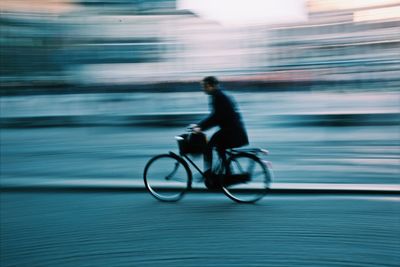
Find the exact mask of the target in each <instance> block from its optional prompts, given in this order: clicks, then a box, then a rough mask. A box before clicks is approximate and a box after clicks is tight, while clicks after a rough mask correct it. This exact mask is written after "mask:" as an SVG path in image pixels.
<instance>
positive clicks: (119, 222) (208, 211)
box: [0, 192, 400, 267]
mask: <svg viewBox="0 0 400 267" xmlns="http://www.w3.org/2000/svg"><path fill="white" fill-rule="evenodd" d="M399 201H400V198H399V197H398V195H397V196H390V195H386V196H384V197H383V196H382V197H380V196H368V195H365V196H349V195H348V196H333V195H331V196H329V195H324V196H323V195H302V196H296V195H272V196H267V197H266V198H264V199H263V200H262V201H261V202H259V203H257V204H254V205H243V204H242V205H240V204H237V203H234V202H232V201H231V200H229V199H227V198H226V197H224V196H223V195H220V194H216V193H191V194H188V195H187V196H186V197H185V198H184V199H182V200H181V201H180V202H178V203H172V204H171V203H168V204H167V203H161V202H158V201H157V200H155V199H153V198H152V197H151V196H150V195H148V194H146V193H127V192H125V193H104V192H103V193H60V192H58V193H39V192H36V193H17V192H2V194H1V221H0V222H1V228H0V230H1V237H2V238H1V241H0V242H1V266H3V267H9V266H164V267H165V266H174V267H175V266H274V267H276V266H318V267H320V266H358V267H360V266H371V267H372V266H373V267H376V266H393V267H394V266H398V263H399V262H400V256H399V253H398V251H399V250H400V205H399Z"/></svg>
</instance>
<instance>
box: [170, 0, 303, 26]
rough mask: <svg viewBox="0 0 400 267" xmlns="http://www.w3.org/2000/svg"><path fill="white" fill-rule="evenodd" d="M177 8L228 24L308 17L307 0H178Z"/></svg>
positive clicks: (282, 20)
mask: <svg viewBox="0 0 400 267" xmlns="http://www.w3.org/2000/svg"><path fill="white" fill-rule="evenodd" d="M177 7H178V9H189V10H191V11H193V12H194V13H196V14H198V15H200V16H201V17H203V18H205V19H209V20H213V21H216V22H219V23H221V24H222V25H226V26H234V25H239V26H240V25H249V24H278V23H295V22H302V21H306V20H307V8H306V0H279V1H275V0H201V1H199V0H178V2H177Z"/></svg>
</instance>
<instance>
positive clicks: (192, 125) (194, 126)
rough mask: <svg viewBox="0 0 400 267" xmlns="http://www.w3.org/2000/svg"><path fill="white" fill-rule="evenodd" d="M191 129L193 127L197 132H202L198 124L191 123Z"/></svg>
mask: <svg viewBox="0 0 400 267" xmlns="http://www.w3.org/2000/svg"><path fill="white" fill-rule="evenodd" d="M189 129H191V130H192V131H193V132H195V133H200V132H201V128H200V127H199V125H197V124H190V125H189Z"/></svg>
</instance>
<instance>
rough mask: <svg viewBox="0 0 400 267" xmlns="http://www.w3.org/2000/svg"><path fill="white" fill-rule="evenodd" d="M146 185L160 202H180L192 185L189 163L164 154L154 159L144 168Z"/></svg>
mask: <svg viewBox="0 0 400 267" xmlns="http://www.w3.org/2000/svg"><path fill="white" fill-rule="evenodd" d="M143 179H144V184H145V186H146V188H147V190H148V191H149V192H150V193H151V194H152V195H153V196H154V197H155V198H157V199H158V200H161V201H167V202H174V201H178V200H180V199H181V198H182V197H183V196H184V194H185V193H186V191H187V190H188V189H189V188H190V186H191V183H192V175H191V171H190V169H189V167H188V165H187V163H186V162H185V161H184V160H182V159H181V158H179V157H178V156H174V155H170V154H163V155H158V156H155V157H153V158H152V159H150V160H149V162H148V163H147V164H146V166H145V168H144V174H143Z"/></svg>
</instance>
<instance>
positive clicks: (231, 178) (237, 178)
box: [224, 173, 250, 186]
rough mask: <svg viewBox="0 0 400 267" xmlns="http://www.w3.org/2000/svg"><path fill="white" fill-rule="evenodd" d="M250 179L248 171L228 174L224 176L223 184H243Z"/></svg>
mask: <svg viewBox="0 0 400 267" xmlns="http://www.w3.org/2000/svg"><path fill="white" fill-rule="evenodd" d="M249 181H250V175H249V174H248V173H243V174H230V175H227V176H225V177H224V186H231V185H235V184H245V183H247V182H249Z"/></svg>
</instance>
